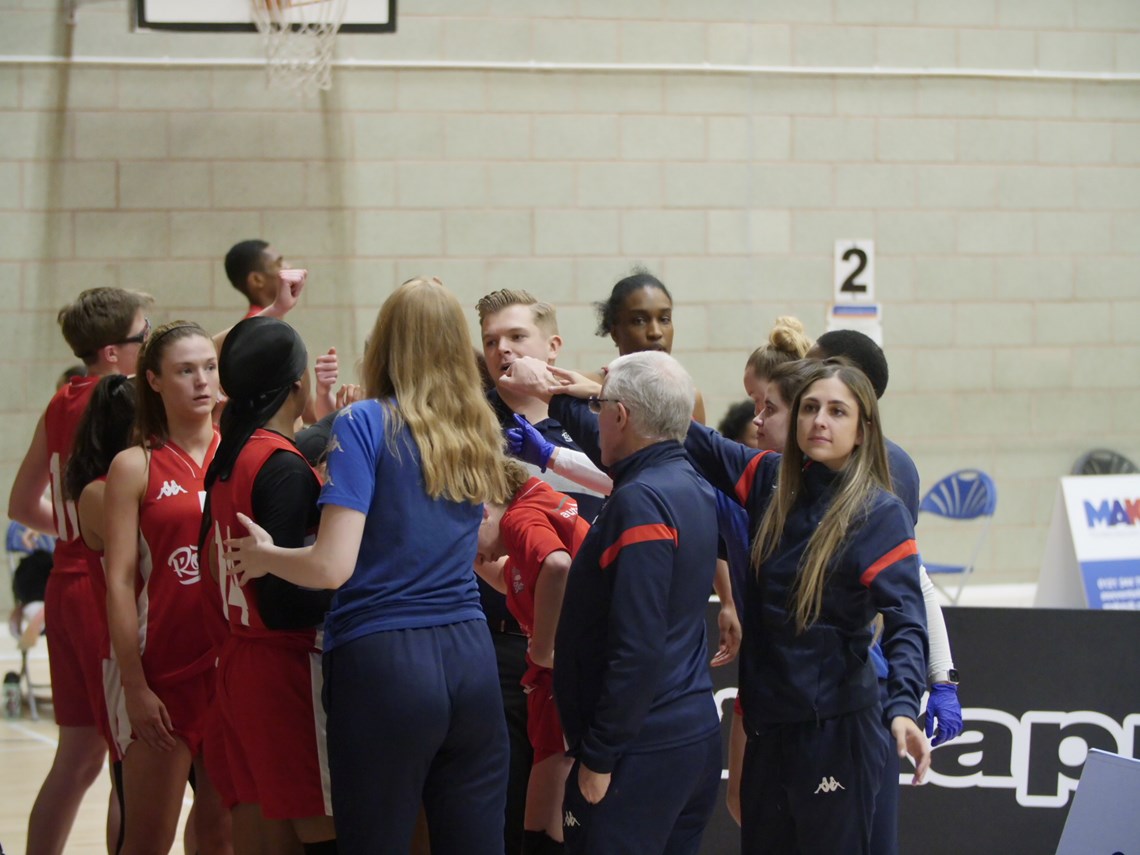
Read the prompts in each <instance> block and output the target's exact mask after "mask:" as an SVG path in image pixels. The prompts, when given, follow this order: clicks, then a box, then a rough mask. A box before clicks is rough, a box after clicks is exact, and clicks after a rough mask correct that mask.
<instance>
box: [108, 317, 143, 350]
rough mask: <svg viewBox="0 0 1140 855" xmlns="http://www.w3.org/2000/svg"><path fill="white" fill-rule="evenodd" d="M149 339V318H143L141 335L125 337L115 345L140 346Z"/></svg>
mask: <svg viewBox="0 0 1140 855" xmlns="http://www.w3.org/2000/svg"><path fill="white" fill-rule="evenodd" d="M149 337H150V318H143V328H142V332H141V333H137V334H135V335H132V336H127V337H126V338H125V339H123V340H122V341H117V342H115V344H142V343H143V342H145V341H146V340H147V338H149Z"/></svg>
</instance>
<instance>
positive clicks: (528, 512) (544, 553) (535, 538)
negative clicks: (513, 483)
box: [499, 508, 570, 584]
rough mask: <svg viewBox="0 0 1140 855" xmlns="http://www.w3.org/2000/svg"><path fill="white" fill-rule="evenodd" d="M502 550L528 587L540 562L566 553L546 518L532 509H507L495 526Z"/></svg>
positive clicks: (552, 525)
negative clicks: (553, 555)
mask: <svg viewBox="0 0 1140 855" xmlns="http://www.w3.org/2000/svg"><path fill="white" fill-rule="evenodd" d="M499 536H500V537H501V538H502V539H503V547H504V548H505V549H506V550H507V554H508V555H510V557H511V563H512V564H514V565H515V566H516V567H517V568H518V569H519V571H520V572H521V573H522V575H523V579H525V580H526V581H527V583H528V584H533V583H534V580H535V579H537V578H538V574H539V571H540V570H541V569H542V562H544V561H545V560H546V559H547V558H549V557H550V556H551V555H552V554H553V553H555V552H570V548H569V547H568V546H567V545H566V544H564V543H563V542H562V539H561V538H560V537H559V536H558V531H557V530H556V529H555V527H554V524H553V523H552V522H551V521H550V518H549V517H548V516H547V515H546V514H544V513H542V512H541V511H537V510H535V509H533V508H508V509H507V511H506V513H504V514H503V519H502V521H501V522H500V523H499Z"/></svg>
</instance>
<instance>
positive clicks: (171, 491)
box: [154, 481, 187, 502]
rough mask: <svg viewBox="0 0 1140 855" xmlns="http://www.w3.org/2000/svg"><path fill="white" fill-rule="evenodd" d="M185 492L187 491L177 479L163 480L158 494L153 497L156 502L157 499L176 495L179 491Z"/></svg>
mask: <svg viewBox="0 0 1140 855" xmlns="http://www.w3.org/2000/svg"><path fill="white" fill-rule="evenodd" d="M185 492H187V490H186V488H185V487H183V486H182V485H181V484H179V483H178V482H177V481H163V482H162V489H161V490H159V491H158V495H157V496H155V497H154V500H155V501H156V502H157V501H158V500H159V499H168V498H170V497H171V496H177V495H178V494H179V493H185Z"/></svg>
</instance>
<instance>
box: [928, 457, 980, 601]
mask: <svg viewBox="0 0 1140 855" xmlns="http://www.w3.org/2000/svg"><path fill="white" fill-rule="evenodd" d="M996 509H997V487H995V486H994V482H993V479H992V478H990V476H989V475H987V474H986V473H985V472H982V471H981V470H980V469H959V470H958V471H957V472H952V473H950V474H949V475H947V476H946V477H945V478H943V479H942V480H941V481H939V482H938V483H937V484H935V485H934V486H933V487H931V488H930V489H929V490H928V491H927V493H926V495H925V496H923V497H922V501H921V502H920V503H919V506H918V510H919V512H920V513H929V514H934V515H936V516H940V517H944V518H945V519H951V520H977V519H981V520H982V521H983V524H982V526H981V530H980V531H979V533H978V536H977V539H976V540H975V542H974V548H973V550H972V551H971V553H970V557H969V559H968V560H967V561H966V563H964V564H939V563H938V562H936V561H932V560H931V559H930V556H929V555H927V554H926V550H925V549H924V550H923V554H922V562H923V564H924V565H925V566H926V572H927V573H929V574H930V581H932V582H933V583H934V585H935V587H937V588H938V590H940V591H941V592H942V593H943V594H944V595H945V596H946V597H947V599H949V600H950V602H951V603H953V604H954V605H957V603H958V600H959V599H960V598H961V596H962V589H963V588H965V587H966V582H967V581H968V579H969V577H970V574H971V573H973V572H974V565H975V564H976V563H977V560H978V555H979V554H980V553H981V549H982V544H984V543H985V540H986V537H987V536H988V535H989V531H990V525H991V523H992V522H993V516H994V511H995V510H996ZM920 543H921V539H920ZM950 575H953V576H956V577H957V582H958V587H957V590H956V591H955V592H954V593H953V594H951V593H950V591H949V590H948V589H947V587H944V584H945V583H943V584H940V583H939V580H938V577H939V576H950Z"/></svg>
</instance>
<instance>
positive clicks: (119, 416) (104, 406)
mask: <svg viewBox="0 0 1140 855" xmlns="http://www.w3.org/2000/svg"><path fill="white" fill-rule="evenodd" d="M134 421H135V384H134V381H133V380H132V378H130V377H127V376H126V375H125V374H109V375H107V376H106V377H104V378H103V379H101V380H100V381H99V382H98V383H97V384H95V388H94V390H92V392H91V399H90V400H89V401H88V403H87V409H86V410H84V412H83V416H82V418H81V419H80V420H79V425H78V426H77V427H76V429H75V444H74V445H73V446H72V447H71V456H70V457H69V458H68V461H67V469H66V471H65V472H64V476H63V493H64V496H66V497H67V499H68V500H70V501H72V502H75V505H76V511H77V517H78V520H79V537H80V540H81V542H82V551H83V553H84V556H85V558H86V560H87V569H88V572H89V574H90V577H91V588H92V590H93V591H94V593H95V601H96V602H97V603H98V605H99V609H98V613H99V617H100V622H99V625H98V627H97V628H95V637H96V638H97V639H98V643H97V646H96V650H95V651H93V655H95V656H97V657H98V658H99V660H100V662H101V663H102V673H103V677H104V679H103V690H104V691H103V692H101V693H100V694H99V696H98V697H95V698H92V705H93V707H94V708H95V710H96V711H97V715H98V719H97V720H98V726H99V730H100V732H101V733H102V734H103V738H104V739H105V740H106V741H107V747H108V748H109V749H110V752H111V800H110V803H109V804H108V807H107V849H108V851H111V852H117V851H118V847H119V845H120V844H121V843H122V818H123V811H122V789H121V780H122V772H123V768H122V760H123V755H122V752H121V751H120V749H119V745H118V743H117V742H116V740H115V738H114V734H112V732H111V725H110V719H109V718H108V714H107V710H108V709H109V708H113V707H114V706H117V705H118V698H119V693H120V692H121V685H120V683H119V671H118V665H117V664H116V663H115V660H114V659H113V658H112V657H111V639H110V636H109V634H108V631H107V605H106V604H107V576H106V574H105V573H104V570H103V548H104V537H105V535H106V529H105V524H104V514H103V498H104V494H105V492H106V486H107V470H108V469H110V468H111V461H112V460H114V459H115V455H116V454H118V453H119V452H120V451H122V450H123V449H124V448H126V447H127V446H128V445H130V444H131V429H132V428H133V427H134Z"/></svg>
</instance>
